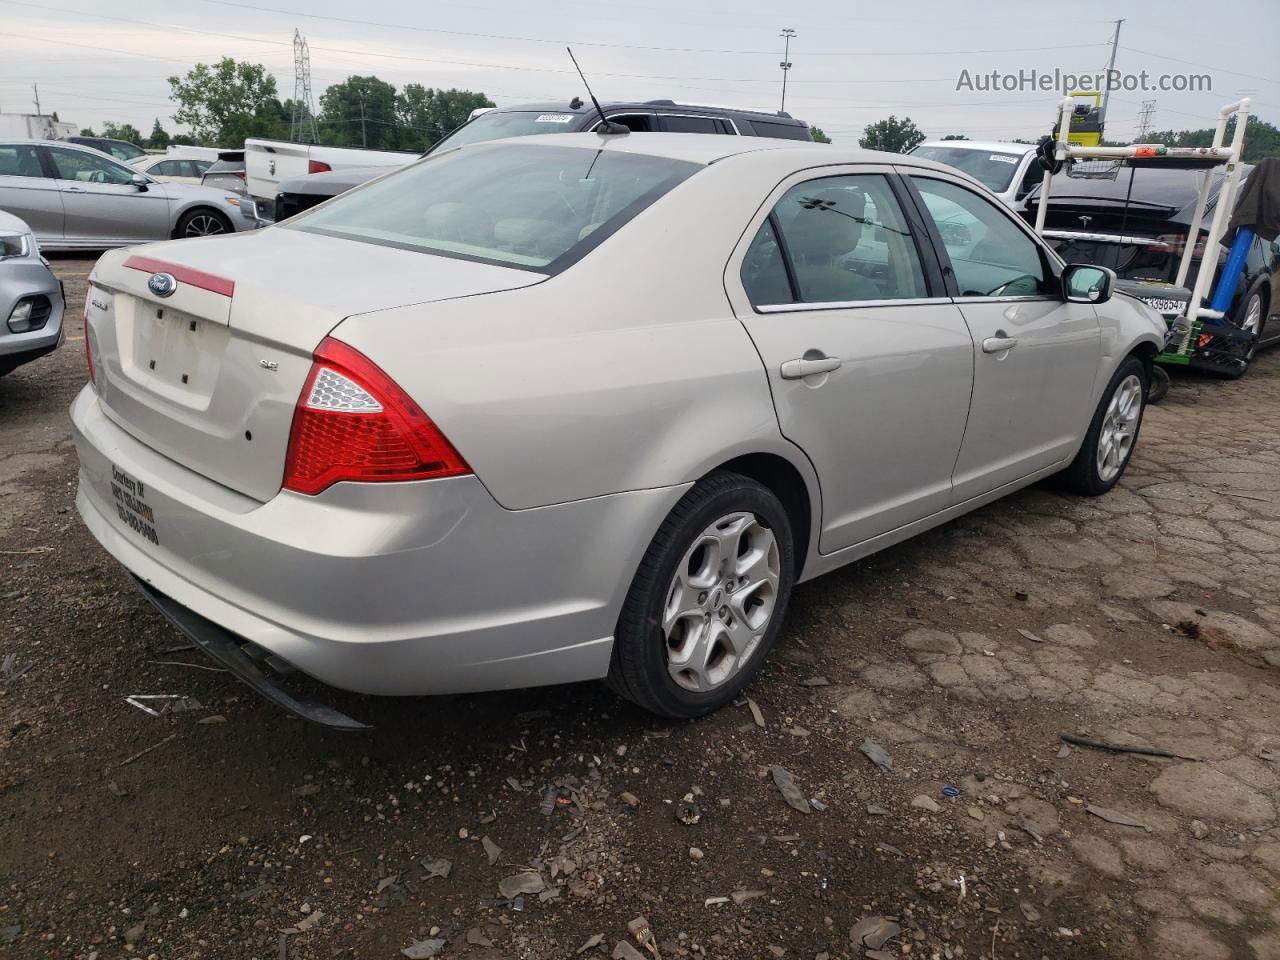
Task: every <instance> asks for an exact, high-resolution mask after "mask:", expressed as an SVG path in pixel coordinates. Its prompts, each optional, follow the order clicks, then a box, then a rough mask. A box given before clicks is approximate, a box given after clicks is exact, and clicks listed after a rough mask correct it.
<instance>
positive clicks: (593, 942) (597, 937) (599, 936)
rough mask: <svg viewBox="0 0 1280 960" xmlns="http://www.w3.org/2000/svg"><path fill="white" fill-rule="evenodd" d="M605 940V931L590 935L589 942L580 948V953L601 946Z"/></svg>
mask: <svg viewBox="0 0 1280 960" xmlns="http://www.w3.org/2000/svg"><path fill="white" fill-rule="evenodd" d="M603 941H604V934H603V933H595V934H592V935H591V936H590V937H588V938H587V942H586V943H584V944H583V945H582V946H580V947H579V948H578V953H586V952H587V951H588V950H591V949H593V948H594V947H598V946H600V944H601V943H602V942H603Z"/></svg>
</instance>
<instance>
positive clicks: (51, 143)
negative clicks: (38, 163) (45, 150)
mask: <svg viewBox="0 0 1280 960" xmlns="http://www.w3.org/2000/svg"><path fill="white" fill-rule="evenodd" d="M89 139H90V140H101V139H104V138H102V137H90V138H89ZM124 142H126V141H123V140H122V141H121V143H124ZM0 143H3V144H4V145H5V146H7V147H14V146H32V147H63V148H65V149H67V150H83V151H84V152H85V153H92V154H93V155H94V156H98V157H101V156H110V154H104V153H103V152H102V151H101V150H96V149H94V148H93V147H87V146H85V145H84V144H83V143H72V142H71V141H70V140H31V139H22V140H2V141H0ZM111 159H113V160H115V157H112V158H111ZM116 162H117V163H118V162H119V161H116Z"/></svg>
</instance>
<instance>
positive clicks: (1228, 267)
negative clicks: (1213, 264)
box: [1205, 227, 1253, 313]
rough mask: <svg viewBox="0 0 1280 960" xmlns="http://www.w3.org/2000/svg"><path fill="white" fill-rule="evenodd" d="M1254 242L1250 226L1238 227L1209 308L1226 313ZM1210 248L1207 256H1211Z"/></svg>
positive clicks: (1206, 252)
mask: <svg viewBox="0 0 1280 960" xmlns="http://www.w3.org/2000/svg"><path fill="white" fill-rule="evenodd" d="M1252 243H1253V230H1251V229H1250V228H1249V227H1236V238H1235V240H1233V241H1232V243H1231V252H1230V253H1229V254H1227V262H1226V263H1224V264H1223V265H1222V273H1220V274H1219V275H1218V289H1216V290H1214V291H1213V299H1212V300H1210V301H1209V309H1210V310H1217V311H1218V312H1219V313H1226V311H1227V307H1229V306H1231V295H1232V294H1233V293H1235V292H1236V284H1237V283H1239V282H1240V274H1241V273H1243V272H1244V261H1245V258H1246V257H1247V256H1248V255H1249V245H1250V244H1252ZM1209 255H1210V253H1209V251H1208V250H1206V251H1205V256H1209Z"/></svg>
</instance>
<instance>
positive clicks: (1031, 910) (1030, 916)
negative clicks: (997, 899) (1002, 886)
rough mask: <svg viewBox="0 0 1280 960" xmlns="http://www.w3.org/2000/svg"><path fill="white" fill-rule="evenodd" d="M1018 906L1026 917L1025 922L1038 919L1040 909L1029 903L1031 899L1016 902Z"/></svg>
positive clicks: (1032, 921)
mask: <svg viewBox="0 0 1280 960" xmlns="http://www.w3.org/2000/svg"><path fill="white" fill-rule="evenodd" d="M1018 908H1019V909H1020V910H1021V911H1022V915H1023V916H1024V917H1026V918H1027V923H1035V922H1036V921H1037V920H1039V919H1040V911H1039V910H1037V909H1036V908H1035V907H1034V906H1033V905H1032V904H1031V901H1029V900H1023V901H1022V902H1021V903H1019V904H1018Z"/></svg>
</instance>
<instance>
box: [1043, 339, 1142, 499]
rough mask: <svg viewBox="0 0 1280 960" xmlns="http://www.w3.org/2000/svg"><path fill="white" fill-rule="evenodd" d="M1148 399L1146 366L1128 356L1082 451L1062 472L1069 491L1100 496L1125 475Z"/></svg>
mask: <svg viewBox="0 0 1280 960" xmlns="http://www.w3.org/2000/svg"><path fill="white" fill-rule="evenodd" d="M1146 396H1147V368H1146V366H1145V365H1144V364H1143V362H1142V361H1141V360H1139V359H1138V358H1137V357H1134V356H1129V357H1126V358H1125V360H1124V361H1123V362H1122V363H1121V364H1120V368H1119V369H1118V370H1116V372H1115V373H1114V374H1113V375H1112V377H1111V382H1110V383H1108V384H1107V389H1105V390H1104V391H1102V399H1101V400H1100V401H1098V409H1097V410H1096V411H1095V412H1094V414H1093V420H1092V421H1091V422H1090V424H1089V432H1088V433H1086V434H1085V438H1084V443H1082V444H1081V445H1080V451H1079V452H1078V453H1077V454H1076V458H1075V459H1074V460H1072V461H1071V466H1069V467H1067V469H1066V470H1064V471H1063V473H1062V482H1063V485H1064V486H1065V487H1066V488H1067V489H1068V490H1072V491H1074V492H1075V493H1079V494H1082V495H1084V496H1087V497H1097V496H1100V495H1101V494H1104V493H1106V492H1107V491H1108V490H1110V489H1111V488H1112V487H1114V486H1115V485H1116V484H1117V483H1118V482H1119V480H1120V478H1121V477H1122V476H1124V471H1125V468H1126V467H1127V466H1128V465H1129V459H1130V457H1132V456H1133V451H1134V448H1135V447H1136V446H1137V444H1138V432H1139V431H1140V430H1141V429H1142V414H1143V412H1144V411H1145V410H1146Z"/></svg>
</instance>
